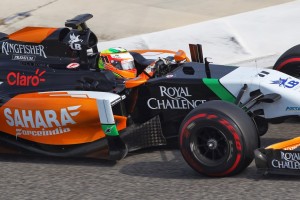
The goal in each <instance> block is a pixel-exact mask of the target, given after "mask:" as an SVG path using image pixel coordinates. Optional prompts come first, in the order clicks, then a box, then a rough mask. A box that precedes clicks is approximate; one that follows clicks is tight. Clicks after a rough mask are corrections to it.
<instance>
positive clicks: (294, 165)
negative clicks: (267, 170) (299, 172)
mask: <svg viewBox="0 0 300 200" xmlns="http://www.w3.org/2000/svg"><path fill="white" fill-rule="evenodd" d="M280 158H281V160H279V159H273V160H272V162H271V163H272V166H273V167H274V168H278V169H300V162H299V161H300V152H283V151H281V152H280Z"/></svg>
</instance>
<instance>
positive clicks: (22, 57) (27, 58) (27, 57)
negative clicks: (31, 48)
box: [12, 54, 35, 61]
mask: <svg viewBox="0 0 300 200" xmlns="http://www.w3.org/2000/svg"><path fill="white" fill-rule="evenodd" d="M12 60H21V61H35V56H30V55H16V54H14V55H12Z"/></svg>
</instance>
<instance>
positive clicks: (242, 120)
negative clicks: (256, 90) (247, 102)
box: [179, 101, 258, 176]
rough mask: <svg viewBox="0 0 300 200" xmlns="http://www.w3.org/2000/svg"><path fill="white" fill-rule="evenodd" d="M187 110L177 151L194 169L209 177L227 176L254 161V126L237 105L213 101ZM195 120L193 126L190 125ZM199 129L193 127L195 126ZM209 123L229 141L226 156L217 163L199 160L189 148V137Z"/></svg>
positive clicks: (256, 137)
mask: <svg viewBox="0 0 300 200" xmlns="http://www.w3.org/2000/svg"><path fill="white" fill-rule="evenodd" d="M205 104H207V105H203V106H199V107H198V108H196V109H194V110H193V111H192V112H190V113H189V114H188V115H187V116H186V118H185V119H184V121H183V122H182V124H181V127H180V137H179V140H180V141H179V143H180V150H181V153H182V155H183V157H184V159H185V160H186V161H187V162H188V164H189V165H190V166H191V167H192V168H193V169H195V170H196V171H198V172H200V173H202V174H205V175H208V176H229V175H233V174H236V173H238V172H240V171H241V170H242V169H244V168H245V167H247V166H248V165H249V164H250V163H251V162H252V160H253V150H254V149H255V148H256V147H257V146H258V136H257V135H255V134H257V132H256V127H255V125H254V123H253V121H252V119H251V118H250V117H249V116H248V115H247V114H246V113H245V112H244V111H243V110H242V109H240V108H238V107H237V106H235V105H233V104H231V103H227V102H222V101H212V102H208V103H205ZM191 123H195V124H194V125H193V126H194V128H191V129H189V128H188V127H189V125H190V124H191ZM195 125H196V126H197V127H198V128H195V127H196V126H195ZM205 126H206V127H209V126H212V127H214V128H216V129H218V130H219V131H220V132H222V133H223V134H224V135H225V137H226V139H227V143H228V148H227V149H228V153H227V156H228V157H227V158H226V160H224V161H223V162H222V163H221V164H218V165H217V166H214V167H212V166H209V165H206V164H205V163H201V161H199V160H198V159H197V156H196V155H195V154H194V153H193V152H192V149H191V145H190V144H191V138H192V137H191V136H192V135H193V134H196V130H197V129H199V128H201V127H205Z"/></svg>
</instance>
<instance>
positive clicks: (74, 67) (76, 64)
mask: <svg viewBox="0 0 300 200" xmlns="http://www.w3.org/2000/svg"><path fill="white" fill-rule="evenodd" d="M77 67H79V63H70V64H68V66H67V69H76V68H77Z"/></svg>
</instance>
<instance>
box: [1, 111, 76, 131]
mask: <svg viewBox="0 0 300 200" xmlns="http://www.w3.org/2000/svg"><path fill="white" fill-rule="evenodd" d="M79 107H80V105H78V106H70V107H67V108H61V109H60V110H59V111H55V110H21V109H11V108H5V109H4V116H5V118H6V123H7V124H8V125H9V126H11V127H16V128H17V129H16V136H17V137H18V136H19V135H32V136H47V135H57V134H62V133H67V132H70V131H71V129H70V128H69V127H68V125H72V124H76V122H75V121H74V119H73V117H75V116H77V115H78V114H79V113H80V111H78V110H77V109H78V108H79ZM36 129H38V130H36Z"/></svg>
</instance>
